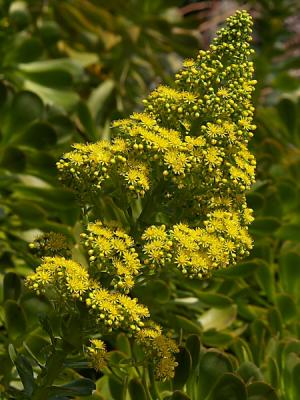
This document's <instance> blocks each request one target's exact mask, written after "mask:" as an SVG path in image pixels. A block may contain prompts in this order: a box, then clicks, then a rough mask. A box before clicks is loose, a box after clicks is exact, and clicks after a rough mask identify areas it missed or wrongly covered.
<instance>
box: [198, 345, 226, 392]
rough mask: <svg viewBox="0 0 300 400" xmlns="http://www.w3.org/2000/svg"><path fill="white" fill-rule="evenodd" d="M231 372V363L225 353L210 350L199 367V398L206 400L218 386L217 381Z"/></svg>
mask: <svg viewBox="0 0 300 400" xmlns="http://www.w3.org/2000/svg"><path fill="white" fill-rule="evenodd" d="M231 371H232V365H231V362H230V360H229V358H228V357H227V356H226V355H225V354H224V353H221V352H219V351H216V350H209V351H207V352H206V353H204V354H203V355H202V357H201V360H200V366H199V380H198V388H199V389H198V398H199V399H205V398H206V397H207V395H208V394H209V392H210V391H211V390H212V388H213V386H214V385H215V384H216V381H217V379H218V378H220V377H221V376H222V375H223V374H225V373H226V372H231Z"/></svg>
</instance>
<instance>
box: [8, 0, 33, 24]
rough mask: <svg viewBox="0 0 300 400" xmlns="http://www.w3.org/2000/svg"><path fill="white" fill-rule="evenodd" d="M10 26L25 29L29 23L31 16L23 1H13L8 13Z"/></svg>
mask: <svg viewBox="0 0 300 400" xmlns="http://www.w3.org/2000/svg"><path fill="white" fill-rule="evenodd" d="M8 15H9V19H10V21H11V22H12V24H14V25H16V26H17V27H18V28H19V29H22V28H25V26H27V25H28V24H29V23H30V20H31V16H30V13H29V10H28V7H27V4H26V2H25V1H13V2H12V3H11V4H10V7H9V11H8Z"/></svg>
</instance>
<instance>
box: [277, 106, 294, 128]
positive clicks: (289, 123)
mask: <svg viewBox="0 0 300 400" xmlns="http://www.w3.org/2000/svg"><path fill="white" fill-rule="evenodd" d="M277 110H278V113H279V115H280V118H281V119H282V120H283V122H284V124H285V126H286V128H287V131H288V132H290V134H291V135H293V134H294V133H295V130H296V122H297V109H296V103H295V102H294V101H292V100H291V99H289V98H282V99H281V100H280V101H279V102H278V104H277Z"/></svg>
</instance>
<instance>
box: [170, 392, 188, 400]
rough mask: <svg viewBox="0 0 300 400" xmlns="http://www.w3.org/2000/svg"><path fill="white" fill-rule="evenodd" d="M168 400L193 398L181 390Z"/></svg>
mask: <svg viewBox="0 0 300 400" xmlns="http://www.w3.org/2000/svg"><path fill="white" fill-rule="evenodd" d="M166 400H191V398H190V397H189V396H188V395H187V394H185V393H183V392H182V391H181V390H175V392H174V393H173V394H172V396H170V397H168V398H167V399H166Z"/></svg>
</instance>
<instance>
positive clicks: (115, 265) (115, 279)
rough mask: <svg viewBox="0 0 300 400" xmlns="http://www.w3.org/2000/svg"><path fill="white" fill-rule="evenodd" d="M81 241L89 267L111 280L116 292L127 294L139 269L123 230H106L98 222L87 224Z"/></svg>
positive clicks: (130, 244)
mask: <svg viewBox="0 0 300 400" xmlns="http://www.w3.org/2000/svg"><path fill="white" fill-rule="evenodd" d="M81 237H82V239H83V240H84V245H85V247H86V248H87V249H88V255H89V261H90V264H91V265H93V266H97V270H98V271H99V272H101V273H104V274H105V275H106V276H108V277H109V276H110V277H112V280H111V282H110V284H111V286H113V287H114V288H115V289H118V290H123V291H125V292H128V291H129V289H131V288H132V287H133V285H134V277H135V276H136V275H137V274H138V273H139V270H140V268H141V263H140V260H139V258H138V254H137V252H136V251H135V248H134V246H133V245H134V241H133V239H132V238H131V237H130V236H129V235H127V234H126V233H125V231H124V230H122V229H120V228H112V227H108V226H105V225H103V223H102V222H100V221H97V222H95V223H90V224H88V227H87V233H83V234H81Z"/></svg>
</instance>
